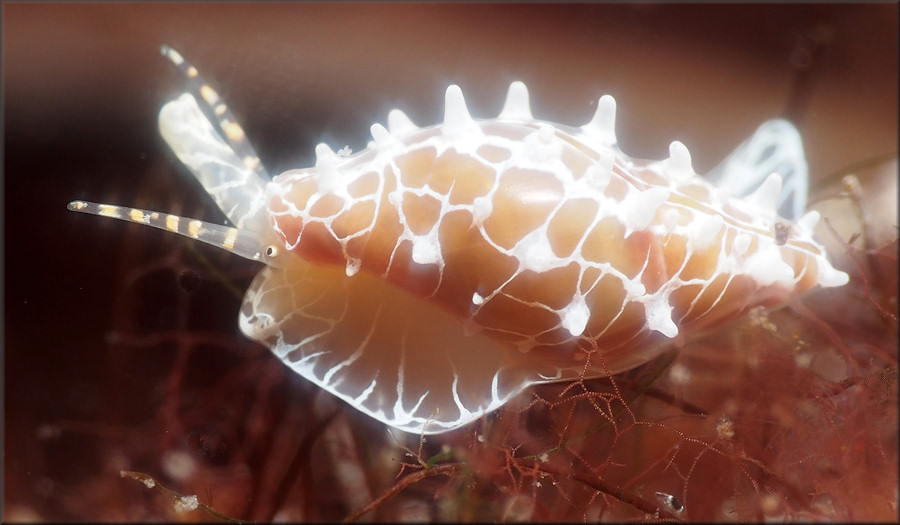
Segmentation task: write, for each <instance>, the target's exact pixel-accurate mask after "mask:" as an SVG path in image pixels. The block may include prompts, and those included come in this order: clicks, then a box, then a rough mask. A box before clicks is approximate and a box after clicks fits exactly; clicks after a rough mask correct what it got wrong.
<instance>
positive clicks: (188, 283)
mask: <svg viewBox="0 0 900 525" xmlns="http://www.w3.org/2000/svg"><path fill="white" fill-rule="evenodd" d="M178 286H180V287H181V289H182V290H184V291H185V292H188V293H190V292H193V291H194V290H196V289H197V288H200V276H199V275H197V272H194V271H192V270H186V271H183V272H181V273H180V274H179V275H178Z"/></svg>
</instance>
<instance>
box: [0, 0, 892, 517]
mask: <svg viewBox="0 0 900 525" xmlns="http://www.w3.org/2000/svg"><path fill="white" fill-rule="evenodd" d="M897 21H898V9H897V5H896V4H884V5H867V6H839V5H802V6H775V5H755V6H738V5H702V6H657V5H612V6H608V5H575V6H543V5H524V6H523V5H490V6H484V5H429V4H385V5H369V4H343V5H330V4H328V5H326V4H289V3H288V4H253V5H249V4H233V3H229V4H188V5H178V4H174V3H173V4H134V5H132V4H116V3H109V4H98V5H78V4H50V5H31V4H16V3H4V4H3V88H4V89H3V93H4V101H3V102H4V119H5V121H4V212H3V220H4V249H5V250H4V253H5V257H4V270H5V271H4V277H5V284H4V286H5V290H4V292H5V293H4V299H5V308H4V312H5V314H4V323H5V327H4V328H5V329H4V349H5V352H4V354H5V355H4V365H5V370H4V375H5V377H4V385H5V390H4V395H5V407H4V408H5V425H4V429H5V430H4V432H5V434H4V437H5V457H4V460H5V465H4V474H5V482H4V503H5V504H6V509H7V510H6V513H7V514H6V516H5V518H6V519H10V518H23V517H29V516H32V515H31V514H29V512H32V511H35V509H39V510H40V512H39V514H38V515H37V517H42V518H45V519H78V520H91V519H103V518H109V516H108V515H105V514H104V513H103V509H102V508H95V509H93V510H90V511H79V512H80V513H79V512H76V511H72V510H67V509H70V508H72V507H71V506H68V505H66V504H64V503H60V501H61V500H65V498H67V497H69V498H71V497H73V495H72V494H67V492H66V487H67V486H70V484H71V483H73V482H74V480H77V479H79V478H82V477H88V476H98V475H99V476H102V475H111V476H115V475H116V473H115V472H114V471H111V472H106V471H105V469H107V466H106V463H104V461H105V460H106V459H107V458H104V457H103V450H102V448H100V449H98V445H97V443H98V438H97V436H98V434H100V435H102V434H103V432H106V431H108V430H109V428H111V427H115V425H121V424H125V422H124V421H117V420H115V418H113V417H111V416H110V412H109V411H108V409H107V408H108V407H107V405H108V404H110V403H113V402H118V403H124V401H123V400H111V399H109V398H108V397H107V396H108V392H109V388H108V384H107V382H108V381H109V372H108V366H109V365H108V350H109V347H110V343H109V341H108V339H107V337H108V335H109V333H110V330H111V326H112V325H113V319H114V318H115V316H116V315H117V312H116V311H114V310H115V308H116V306H115V305H116V304H120V303H119V302H117V301H120V300H113V299H114V298H115V297H120V296H121V294H123V293H127V292H125V291H123V289H122V287H123V286H124V285H123V279H124V276H126V275H128V273H129V272H130V271H133V270H134V269H135V268H136V267H137V266H138V265H140V264H141V263H142V262H143V261H144V260H146V259H150V258H152V257H155V256H158V255H159V254H160V253H161V252H163V251H164V250H165V248H164V247H166V246H171V243H173V242H175V241H174V240H173V239H169V238H168V237H169V236H166V235H165V234H163V233H161V232H155V231H149V230H142V229H138V228H135V227H132V226H128V225H124V224H121V223H114V221H109V220H101V219H97V218H88V217H84V216H77V215H75V214H72V213H69V212H67V211H66V209H65V205H66V203H67V202H68V201H69V200H72V199H88V200H94V201H99V202H111V203H117V204H123V205H139V206H142V207H146V208H150V209H157V210H163V211H170V212H180V213H184V214H189V215H192V216H196V217H199V218H204V219H207V220H214V221H217V222H223V219H222V216H221V214H220V213H218V212H217V211H216V210H213V209H210V208H208V202H207V200H206V197H205V195H204V193H203V192H202V190H201V189H200V187H199V185H198V184H196V183H195V182H194V181H192V180H190V179H189V178H188V176H187V174H186V172H185V171H184V170H183V169H182V168H181V167H180V166H179V165H178V163H177V161H176V160H175V159H174V157H173V156H172V155H171V153H169V152H168V151H167V149H166V148H165V146H164V144H163V142H162V140H161V139H160V138H159V136H158V133H157V131H156V123H155V121H156V115H157V112H158V111H159V108H160V107H161V106H162V105H163V104H164V103H165V102H166V101H167V100H169V99H171V98H172V97H174V96H175V95H176V94H178V93H179V92H180V91H181V90H182V89H183V87H184V85H185V83H184V81H183V79H181V78H179V75H178V74H177V72H175V71H174V69H173V68H172V67H171V66H170V65H169V64H168V63H167V62H166V61H165V60H164V59H163V58H162V57H161V56H160V54H159V52H158V48H159V45H160V44H162V43H167V44H170V45H172V46H173V47H175V48H176V49H178V50H180V51H181V52H182V53H183V54H184V56H185V57H187V58H188V59H189V60H191V61H192V62H193V63H194V64H195V65H197V66H198V68H199V69H200V71H201V72H203V73H204V74H205V75H207V77H208V78H210V80H211V81H212V83H213V84H214V85H215V86H216V87H217V88H219V91H220V93H221V94H222V95H223V96H224V97H225V98H226V100H228V102H229V104H230V106H231V107H232V109H233V111H234V112H235V113H236V115H237V116H238V118H239V119H241V121H242V122H243V123H244V124H245V128H246V131H247V134H248V136H249V137H250V140H251V142H252V143H253V144H254V145H255V146H256V147H257V149H258V150H259V152H260V154H261V157H262V159H263V162H264V163H265V164H266V165H267V166H268V167H269V168H270V170H271V171H273V172H279V171H282V170H285V169H288V168H293V167H303V166H307V165H310V164H311V163H312V162H313V159H314V156H313V148H314V146H315V144H316V143H318V142H321V141H325V142H328V143H329V144H330V145H331V146H332V147H333V148H334V149H337V148H340V147H341V146H343V145H344V144H349V145H350V146H351V147H352V148H353V149H354V150H358V149H361V148H362V147H364V145H365V143H366V142H367V140H369V137H368V128H369V125H370V124H371V123H372V122H382V123H384V122H385V120H386V115H387V112H388V110H390V109H391V108H394V107H399V108H401V109H403V110H404V111H406V112H407V114H408V115H409V116H410V117H411V118H412V120H413V121H414V122H416V123H417V124H419V125H427V124H432V123H435V122H437V121H439V120H440V118H441V116H442V114H443V108H442V105H443V96H444V95H443V94H444V89H445V88H446V86H447V85H448V84H450V83H457V84H459V85H460V86H461V87H462V89H463V92H464V94H465V95H466V100H467V103H468V106H469V109H470V111H471V112H472V114H473V115H474V116H475V117H490V116H493V115H496V114H497V112H499V110H500V107H501V105H502V101H503V98H504V96H505V93H506V89H507V87H508V85H509V83H510V81H512V80H516V79H518V80H523V81H525V83H526V84H527V85H528V87H529V90H530V92H531V100H532V109H533V113H534V114H535V115H536V116H537V117H538V118H543V119H546V120H550V121H555V122H561V123H564V124H570V125H581V124H584V123H585V122H587V121H588V119H589V118H590V117H591V115H592V114H593V111H594V107H595V104H596V101H597V98H598V97H599V96H600V95H602V94H606V93H608V94H612V95H614V96H615V97H616V100H617V102H618V136H619V142H620V145H621V146H622V149H623V150H624V151H625V152H627V153H629V154H631V155H632V156H635V157H642V158H664V157H665V156H666V155H667V151H668V144H669V142H670V141H672V140H675V139H678V140H681V141H682V142H684V143H685V144H686V145H687V146H688V148H689V149H690V150H691V153H692V156H693V160H694V167H695V169H696V170H697V171H698V172H700V173H703V172H705V171H706V170H709V169H710V168H712V167H713V166H715V165H716V163H718V161H720V160H721V159H722V158H723V157H724V156H726V155H727V154H728V153H729V152H730V150H731V149H732V148H733V147H734V146H736V145H737V144H738V143H739V142H740V141H742V140H743V139H745V138H746V137H747V136H748V135H749V134H750V133H752V131H753V130H754V129H755V128H756V126H758V125H759V124H760V123H761V122H762V121H764V120H766V119H769V118H773V117H777V116H787V117H789V118H791V119H792V120H794V122H795V123H796V124H797V125H798V127H799V128H800V131H801V134H802V135H803V139H804V141H805V146H806V149H807V156H808V161H809V166H810V173H811V177H812V179H813V182H812V184H813V186H816V185H817V184H819V185H823V184H828V183H831V181H827V182H822V181H825V180H826V179H827V177H829V176H831V175H833V174H834V173H836V172H837V171H838V170H840V169H841V168H843V167H845V166H847V165H849V164H853V163H857V162H860V161H864V160H867V159H870V158H873V157H876V156H878V155H882V154H886V153H892V152H893V153H894V154H896V150H897V140H898V134H897V126H898V123H897V99H898V95H897V93H898V82H897V75H898V72H897V62H898V52H897V37H898V33H897ZM817 181H819V182H817ZM875 191H884V190H883V189H881V190H880V189H879V188H878V187H877V186H876V187H875ZM888 195H889V197H890V198H891V199H893V198H895V196H894V195H891V194H888ZM884 220H887V221H893V223H892V224H896V215H894V216H890V215H888V216H886V218H885V219H884ZM893 231H894V232H895V233H896V229H894V230H893ZM126 236H140V241H139V243H140V246H141V250H143V251H142V252H133V251H129V252H128V253H123V250H124V248H122V247H124V246H127V244H126V242H125V241H124V240H123V239H124V238H125V237H126ZM132 245H133V244H132ZM137 253H143V255H138V254H137ZM206 253H212V252H206ZM145 258H146V259H145ZM216 264H222V265H225V267H226V268H227V267H228V266H229V265H232V264H233V265H239V264H240V263H239V261H238V260H237V259H236V258H233V257H229V256H227V255H226V256H222V257H219V258H217V259H216ZM196 293H203V289H201V292H196ZM210 293H212V292H210ZM152 300H153V299H152V297H151V295H148V296H147V298H146V301H147V302H148V304H147V305H144V306H143V307H142V308H143V309H139V311H142V312H149V314H148V315H150V314H152V313H153V312H157V314H153V315H160V316H161V317H164V316H165V315H176V314H173V313H168V314H166V313H165V312H164V311H162V312H161V310H164V308H165V304H162V303H160V304H154V303H152V302H151V301H152ZM132 301H134V302H137V303H141V304H143V303H142V301H144V298H143V296H138V297H134V298H132ZM238 304H239V301H238V299H236V298H228V299H226V300H221V299H218V298H217V299H214V300H213V304H212V306H210V307H208V308H206V309H205V310H204V309H201V310H200V312H201V313H199V314H196V313H195V314H194V315H195V316H196V317H197V319H194V320H192V322H196V323H199V324H201V325H206V324H209V325H212V324H214V323H216V322H217V323H219V326H221V327H222V328H220V330H222V331H225V332H227V333H233V334H234V337H240V336H239V335H237V328H236V317H237V308H238ZM160 312H161V313H160ZM204 316H208V317H209V319H207V318H206V317H204ZM135 322H136V323H138V324H140V323H143V322H144V321H135ZM146 322H147V323H149V324H151V325H153V326H156V325H157V324H158V325H159V326H161V327H163V328H165V326H166V321H165V319H156V320H152V321H146ZM154 323H155V324H154ZM163 328H161V329H163ZM238 358H239V357H238ZM159 359H168V357H160V358H159ZM153 360H154V355H153V354H150V355H148V356H147V362H148V363H152V362H153ZM136 377H137V374H136ZM135 380H137V379H135ZM148 395H149V394H148ZM127 406H131V405H127ZM143 415H144V414H133V413H132V414H130V417H134V418H135V419H140V418H141V417H142V416H143ZM59 421H66V422H69V428H70V429H71V428H75V427H73V424H74V423H73V422H75V423H79V424H81V423H83V424H86V425H87V426H88V427H89V428H90V429H91V430H90V431H89V432H82V433H79V432H76V431H71V430H70V431H66V432H63V434H62V435H61V436H56V438H55V439H53V440H49V441H48V440H47V439H46V438H47V437H48V436H47V435H45V434H46V433H47V432H50V431H49V430H48V429H53V428H57V427H54V426H53V425H55V424H56V423H57V422H59ZM48 425H49V426H48ZM90 425H94V426H93V427H91V426H90ZM75 426H77V425H75ZM79 428H81V427H79ZM42 432H43V434H42ZM51 433H52V432H51ZM74 497H77V495H76V496H74ZM10 509H12V510H10ZM13 511H14V512H15V513H14V514H9V513H10V512H13ZM32 517H34V516H32ZM112 519H128V516H124V515H115V516H113V517H112Z"/></svg>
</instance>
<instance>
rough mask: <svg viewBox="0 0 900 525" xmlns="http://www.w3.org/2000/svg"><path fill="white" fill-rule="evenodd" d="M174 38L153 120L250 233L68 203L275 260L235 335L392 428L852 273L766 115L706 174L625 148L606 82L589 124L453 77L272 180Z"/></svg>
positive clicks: (660, 347) (603, 371)
mask: <svg viewBox="0 0 900 525" xmlns="http://www.w3.org/2000/svg"><path fill="white" fill-rule="evenodd" d="M163 52H164V54H166V55H167V56H168V57H169V58H170V59H171V60H172V61H173V62H175V63H176V64H177V65H179V66H180V67H181V68H182V69H183V70H184V71H185V72H186V73H187V75H188V76H189V78H191V79H193V81H194V82H195V83H196V85H195V91H196V92H197V93H198V95H199V97H195V96H194V95H191V94H189V93H186V94H184V95H182V96H181V97H179V98H178V99H176V100H174V101H172V102H170V103H168V104H166V105H165V106H164V107H163V109H162V111H161V112H160V131H161V133H162V135H163V137H164V138H165V140H166V141H167V142H168V143H169V144H170V146H171V147H172V149H173V150H174V151H175V153H176V154H177V155H178V157H179V158H180V159H181V160H182V162H184V164H185V165H186V166H187V167H188V168H190V170H191V171H192V172H193V173H194V174H195V175H196V176H197V178H198V179H199V180H200V181H201V183H202V184H203V185H204V187H205V188H206V189H207V191H208V192H209V193H210V195H211V196H212V197H213V198H214V199H215V201H216V203H217V204H218V205H219V207H220V208H221V209H222V211H223V212H224V213H225V215H226V216H227V217H228V218H229V220H230V221H231V222H232V223H234V225H235V226H236V228H225V227H220V226H216V225H210V224H207V223H202V222H200V221H186V220H184V219H180V218H178V217H175V216H171V215H164V214H158V213H157V214H155V215H154V213H155V212H146V211H143V210H133V209H124V208H118V207H115V206H109V205H96V204H92V203H85V202H81V201H78V202H75V203H72V204H70V208H72V209H76V210H78V211H86V212H89V213H98V214H102V215H108V216H114V217H118V218H125V219H128V220H133V221H137V222H143V223H146V224H150V225H154V226H157V227H161V228H164V229H168V230H172V231H179V232H182V233H185V234H187V235H191V236H193V237H195V238H198V239H200V240H204V241H206V242H210V243H212V244H216V245H218V246H222V247H225V248H226V249H229V250H231V251H233V252H235V253H238V254H240V255H243V256H245V257H249V258H252V259H256V260H260V261H262V262H265V263H266V264H267V266H266V267H265V268H263V270H262V271H261V272H260V273H259V275H258V276H257V277H256V278H255V280H254V281H253V283H252V285H251V286H250V288H249V290H248V291H247V293H246V296H245V298H244V303H243V306H242V307H241V311H240V318H239V323H240V327H241V330H242V331H243V332H244V333H245V334H247V336H249V337H251V338H252V339H255V340H257V341H259V342H260V343H262V344H264V345H266V346H268V347H269V348H271V349H272V351H273V352H274V353H275V354H276V355H277V356H278V357H279V358H281V359H282V360H283V361H284V363H285V364H287V365H288V366H289V367H291V368H292V369H293V370H295V371H296V372H297V373H299V374H301V375H302V376H303V377H305V378H307V379H309V380H310V381H312V382H314V383H316V384H317V385H319V386H321V387H322V388H324V389H326V390H328V391H329V392H331V393H333V394H334V395H336V396H338V397H340V398H341V399H343V400H344V401H346V402H348V403H349V404H350V405H351V406H353V407H354V408H356V409H358V410H360V411H362V412H364V413H366V414H368V415H369V416H371V417H373V418H376V419H378V420H380V421H382V422H384V423H386V424H388V425H390V426H392V427H394V428H398V429H400V430H404V431H408V432H415V433H439V432H444V431H447V430H451V429H455V428H458V427H460V426H463V425H465V424H467V423H469V422H471V421H473V420H475V419H477V418H479V417H480V416H482V415H483V414H485V413H487V412H489V411H492V410H494V409H496V408H498V407H499V406H501V405H503V404H504V403H505V402H507V401H508V400H509V399H510V398H512V397H513V396H515V395H516V394H518V393H519V392H521V391H522V390H523V389H524V388H526V387H528V386H529V385H532V384H535V383H543V382H550V381H564V380H572V379H576V378H579V377H599V376H605V375H607V374H609V373H612V374H615V373H619V372H622V371H625V370H629V369H631V368H634V367H636V366H639V365H641V364H643V363H646V362H647V361H649V360H650V359H652V358H654V357H656V356H658V355H659V354H660V353H661V352H663V351H665V350H666V349H667V348H669V347H670V346H671V344H672V342H673V339H675V338H677V337H678V336H679V334H685V333H690V332H694V331H697V330H700V329H703V328H704V327H709V326H710V325H712V324H719V323H722V322H724V321H727V320H729V319H732V318H734V317H736V316H738V315H740V314H741V313H743V312H745V311H747V310H748V309H750V308H752V307H755V306H759V305H764V306H775V305H779V304H782V303H784V302H786V301H788V300H790V299H791V298H793V297H794V296H796V295H798V294H800V293H803V292H805V291H807V290H809V289H811V288H813V287H815V286H817V285H819V286H825V287H829V286H839V285H842V284H844V283H846V282H847V279H848V278H847V275H846V274H845V273H843V272H841V271H838V270H836V269H834V268H833V267H832V266H831V264H830V263H829V262H828V260H827V259H826V255H825V251H824V249H823V247H822V246H821V245H820V244H819V243H817V242H816V241H815V240H814V239H813V237H812V232H813V228H814V226H815V224H816V222H817V221H818V214H817V213H816V212H808V213H806V214H804V215H802V216H801V213H802V212H803V208H804V207H805V196H806V165H805V161H804V159H803V150H802V146H801V144H800V138H799V135H798V134H797V132H796V130H795V129H794V128H793V126H791V125H790V124H789V123H787V122H785V121H770V122H767V123H765V124H763V126H762V127H760V129H759V130H758V131H757V133H756V134H755V135H754V136H753V137H752V138H751V139H750V140H749V141H748V142H746V143H745V144H743V145H742V146H741V147H740V148H738V150H737V151H735V153H734V154H733V155H732V156H731V157H729V158H728V159H727V160H726V161H725V162H724V163H723V164H722V166H720V168H718V169H717V170H716V172H715V174H714V177H715V178H717V179H718V185H713V184H712V183H710V182H709V180H707V179H705V178H703V177H700V176H698V175H697V174H696V173H695V172H694V170H693V168H692V167H691V159H690V154H689V153H688V150H687V148H686V147H685V146H684V145H683V144H681V143H680V142H673V143H672V144H671V146H670V156H669V158H668V159H665V160H662V161H656V162H651V161H642V160H637V159H633V158H631V157H629V156H628V155H625V154H624V153H622V151H621V150H619V148H618V146H617V143H616V135H615V132H614V120H615V101H614V100H613V98H612V97H610V96H603V97H601V98H600V99H599V101H598V102H597V111H596V114H595V115H594V117H593V118H592V119H591V120H590V122H588V123H587V124H585V125H584V126H581V127H579V128H576V127H568V126H562V125H558V124H552V123H549V122H544V121H541V120H536V119H535V118H533V117H532V115H531V111H530V108H529V102H528V92H527V90H526V88H525V85H524V84H522V83H521V82H514V83H513V84H512V85H511V86H510V88H509V93H508V95H507V98H506V103H505V105H504V107H503V109H502V111H501V112H500V115H499V116H498V117H497V118H494V119H487V120H474V119H473V118H472V117H471V116H470V115H469V113H468V111H467V109H466V106H465V102H464V100H463V95H462V92H461V91H460V89H459V88H458V87H457V86H450V87H449V88H448V89H447V93H446V100H445V116H444V121H443V123H441V124H438V125H434V126H429V127H421V128H420V127H418V126H416V125H414V124H413V123H412V122H411V121H410V120H409V119H408V118H407V117H406V116H405V115H404V114H403V113H402V112H400V111H399V110H394V111H392V112H390V114H389V115H388V119H387V120H388V122H387V124H388V126H387V128H385V127H383V126H382V125H380V124H375V125H373V126H372V128H371V132H372V137H373V139H374V140H373V142H371V143H369V146H368V147H367V148H366V149H365V150H364V151H361V152H359V153H356V154H352V155H344V154H336V153H334V152H333V151H332V150H331V149H330V148H328V146H326V145H324V144H320V145H319V146H318V147H317V148H316V154H317V161H316V165H315V167H313V168H309V169H297V170H289V171H287V172H285V173H283V174H281V175H279V176H277V177H275V178H274V179H272V180H271V181H270V180H269V177H268V175H267V173H266V172H265V170H264V169H263V168H262V166H261V164H260V163H259V160H258V158H257V157H256V155H255V153H254V152H253V150H252V148H251V147H250V146H249V144H248V143H247V142H246V140H245V139H244V137H243V131H242V130H241V128H240V127H239V126H238V125H237V124H236V123H235V122H234V121H233V120H232V119H231V116H230V112H229V111H228V109H227V108H226V107H225V105H224V104H223V103H222V102H221V100H220V99H219V98H218V96H217V95H216V94H215V92H214V91H212V90H211V89H210V88H209V87H208V86H206V85H205V84H203V83H202V81H201V80H200V79H199V77H198V75H197V72H196V69H194V68H193V67H191V66H190V65H189V64H187V63H186V62H184V60H183V59H182V58H181V56H180V55H178V54H177V52H175V51H174V50H172V49H171V48H165V47H164V49H163ZM198 99H199V100H200V101H201V102H200V103H201V104H206V105H207V106H208V107H209V108H211V109H212V111H213V113H214V115H215V117H214V119H213V120H214V122H211V121H210V120H209V119H207V117H206V116H204V114H203V112H202V111H201V109H200V106H199V105H198ZM214 126H215V127H214ZM760 174H762V175H760ZM783 181H787V182H788V184H787V185H786V187H785V188H782V186H783ZM751 190H752V191H751ZM779 205H781V206H782V208H783V209H786V210H788V214H789V215H795V216H797V217H799V218H798V219H797V220H796V221H789V220H788V219H785V218H782V217H780V216H779V215H778V214H777V212H776V208H777V207H778V206H779ZM104 207H105V208H104ZM179 221H184V222H187V223H188V224H187V225H185V224H184V223H183V222H179ZM192 226H193V227H192ZM590 349H598V350H599V357H597V356H592V358H591V359H590V360H589V363H588V361H587V360H586V356H587V351H588V350H590ZM586 363H588V364H587V365H586Z"/></svg>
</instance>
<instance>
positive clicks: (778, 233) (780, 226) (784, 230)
mask: <svg viewBox="0 0 900 525" xmlns="http://www.w3.org/2000/svg"><path fill="white" fill-rule="evenodd" d="M790 236H791V225H790V224H785V223H783V222H776V223H775V244H777V245H778V246H784V244H785V243H786V242H787V241H788V238H789V237H790Z"/></svg>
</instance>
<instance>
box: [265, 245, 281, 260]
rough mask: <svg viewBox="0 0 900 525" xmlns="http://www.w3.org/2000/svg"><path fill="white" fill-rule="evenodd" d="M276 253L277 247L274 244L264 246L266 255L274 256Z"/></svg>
mask: <svg viewBox="0 0 900 525" xmlns="http://www.w3.org/2000/svg"><path fill="white" fill-rule="evenodd" d="M276 255H278V248H276V247H275V246H266V257H275V256H276Z"/></svg>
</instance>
